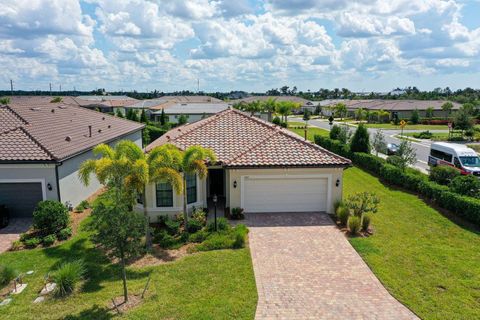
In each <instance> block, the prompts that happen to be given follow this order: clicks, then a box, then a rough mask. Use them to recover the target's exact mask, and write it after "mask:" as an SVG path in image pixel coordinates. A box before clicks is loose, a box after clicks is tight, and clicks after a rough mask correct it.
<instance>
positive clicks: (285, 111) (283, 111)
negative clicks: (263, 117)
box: [277, 101, 292, 123]
mask: <svg viewBox="0 0 480 320" xmlns="http://www.w3.org/2000/svg"><path fill="white" fill-rule="evenodd" d="M277 112H278V113H279V114H280V115H281V116H282V121H284V122H285V123H287V116H288V115H289V114H290V112H292V103H291V102H290V101H280V102H279V103H278V104H277Z"/></svg>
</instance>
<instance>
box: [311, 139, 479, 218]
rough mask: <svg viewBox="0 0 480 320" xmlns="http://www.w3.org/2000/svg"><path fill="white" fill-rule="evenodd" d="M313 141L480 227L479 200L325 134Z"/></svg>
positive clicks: (413, 170) (416, 171)
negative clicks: (352, 149)
mask: <svg viewBox="0 0 480 320" xmlns="http://www.w3.org/2000/svg"><path fill="white" fill-rule="evenodd" d="M315 143H316V144H318V145H319V146H321V147H323V148H325V149H327V150H329V151H332V152H334V153H336V154H338V155H341V156H343V157H346V158H349V159H351V160H352V162H353V163H354V164H355V165H357V166H358V167H360V168H363V169H365V170H368V171H370V172H372V173H374V174H376V175H377V176H379V177H380V178H382V179H383V180H384V181H386V182H388V183H391V184H393V185H397V186H400V187H403V188H405V189H407V190H410V191H413V192H416V193H418V194H421V195H423V196H424V197H426V198H428V199H431V200H433V201H435V203H437V204H438V205H439V206H440V207H442V208H444V209H447V210H449V211H451V212H453V213H454V214H456V215H457V216H459V217H462V218H464V219H466V220H468V221H470V222H473V223H475V224H476V225H479V226H480V200H479V199H476V198H472V197H467V196H463V195H460V194H457V193H454V192H452V191H451V190H450V189H449V188H448V187H447V186H442V185H440V184H438V183H435V182H433V181H430V180H429V179H428V176H427V175H426V174H423V173H421V172H419V171H418V170H415V169H411V168H407V169H406V170H405V171H402V170H401V169H400V168H398V167H395V166H393V165H391V164H388V163H387V162H386V161H385V160H384V159H382V158H379V157H376V156H375V155H372V154H367V153H359V152H355V153H352V152H351V151H350V149H349V148H348V146H346V145H344V144H342V143H341V142H339V141H335V140H332V139H330V138H328V137H323V136H318V135H316V136H315Z"/></svg>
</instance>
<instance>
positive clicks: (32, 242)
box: [23, 237, 41, 249]
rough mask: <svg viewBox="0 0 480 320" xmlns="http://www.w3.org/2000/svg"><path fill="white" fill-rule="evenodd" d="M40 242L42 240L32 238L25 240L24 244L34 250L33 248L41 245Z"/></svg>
mask: <svg viewBox="0 0 480 320" xmlns="http://www.w3.org/2000/svg"><path fill="white" fill-rule="evenodd" d="M40 242H41V241H40V238H37V237H34V238H30V239H27V240H25V241H24V242H23V244H24V245H25V247H27V248H28V249H33V248H36V247H37V246H38V245H39V244H40Z"/></svg>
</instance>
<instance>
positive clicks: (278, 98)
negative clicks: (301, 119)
mask: <svg viewBox="0 0 480 320" xmlns="http://www.w3.org/2000/svg"><path fill="white" fill-rule="evenodd" d="M268 99H274V100H276V101H291V102H296V103H301V104H302V106H314V105H317V104H318V102H316V101H310V100H307V99H303V98H301V97H296V96H250V97H246V98H242V99H237V100H231V101H230V104H235V103H240V102H245V103H249V102H253V101H257V100H258V101H265V100H268Z"/></svg>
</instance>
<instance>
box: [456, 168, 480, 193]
mask: <svg viewBox="0 0 480 320" xmlns="http://www.w3.org/2000/svg"><path fill="white" fill-rule="evenodd" d="M448 186H449V187H450V190H452V191H453V192H455V193H458V194H461V195H465V196H469V197H476V198H480V179H478V178H477V177H475V176H474V175H472V174H469V175H466V176H458V177H455V178H453V180H452V181H451V182H450V184H449V185H448Z"/></svg>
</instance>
